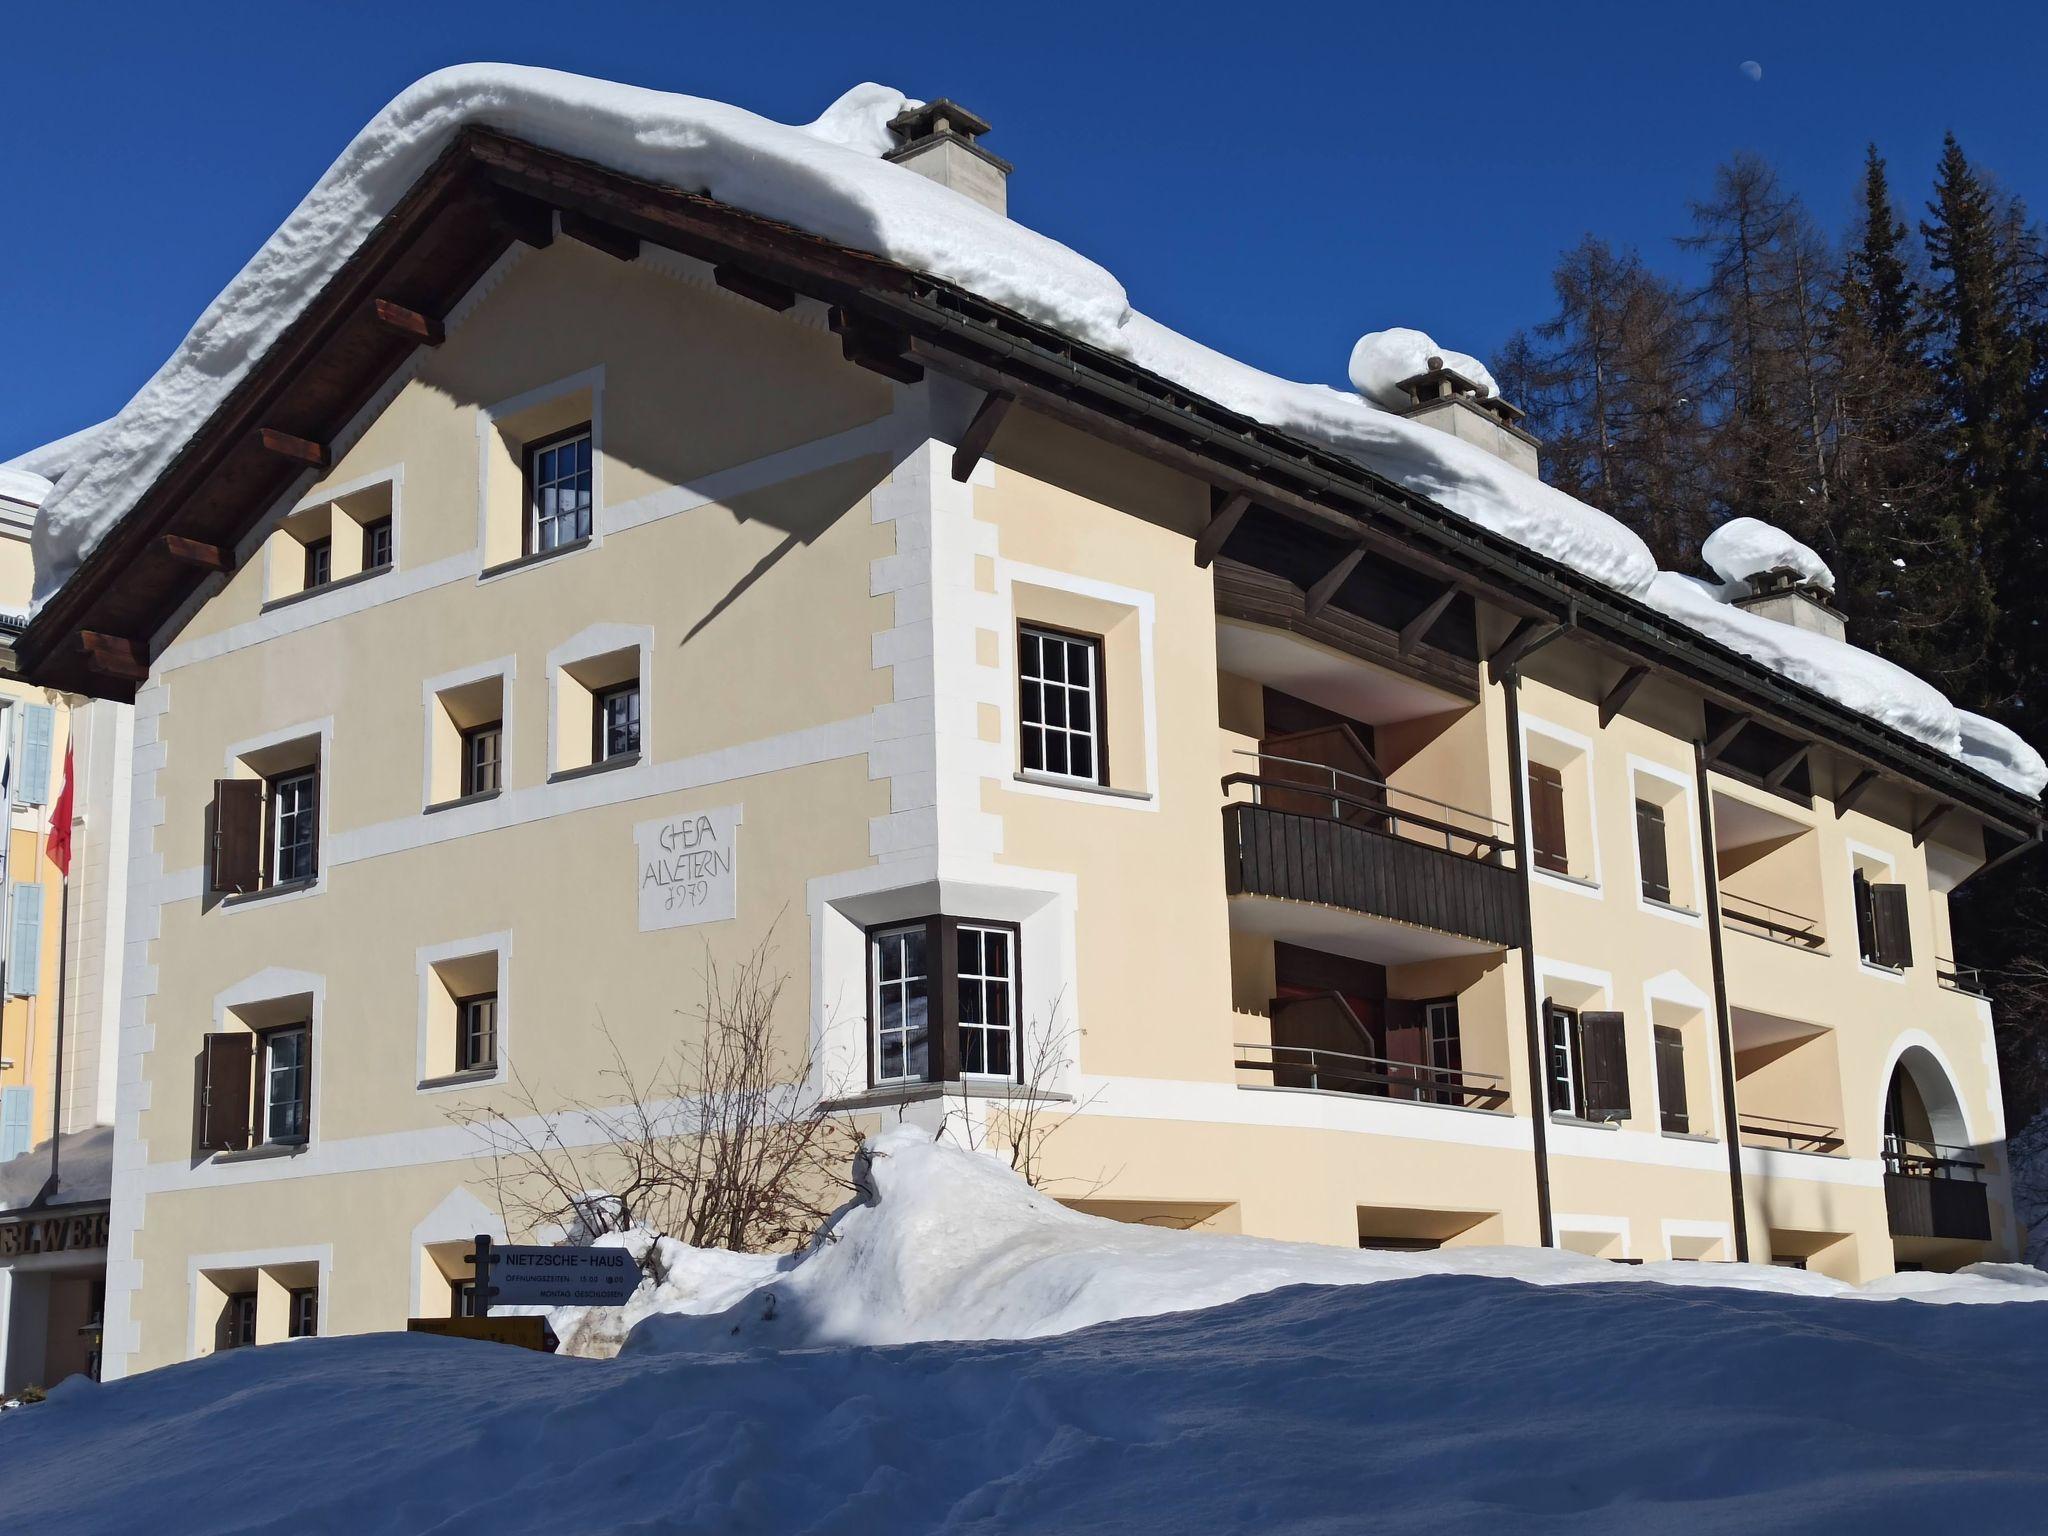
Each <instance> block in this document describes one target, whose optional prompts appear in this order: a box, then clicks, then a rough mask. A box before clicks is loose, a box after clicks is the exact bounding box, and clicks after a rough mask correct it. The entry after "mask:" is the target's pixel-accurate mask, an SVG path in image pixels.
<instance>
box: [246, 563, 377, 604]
mask: <svg viewBox="0 0 2048 1536" xmlns="http://www.w3.org/2000/svg"><path fill="white" fill-rule="evenodd" d="M390 573H391V567H390V566H389V565H373V566H371V567H370V569H368V570H367V571H357V572H356V573H355V574H354V575H353V576H343V577H340V578H338V579H336V580H334V581H323V582H321V583H320V585H319V586H317V587H304V588H302V589H300V590H299V591H297V592H287V593H286V594H285V595H284V596H283V597H273V598H271V599H270V600H269V601H268V602H266V603H264V605H263V606H262V607H261V608H259V609H257V610H256V611H257V612H258V613H271V612H274V611H275V610H277V609H279V608H289V607H291V606H292V604H294V603H303V602H308V601H310V600H311V599H313V598H316V597H324V596H325V595H326V594H327V593H329V592H339V591H340V590H341V589H342V588H343V587H354V586H359V585H361V584H362V583H363V582H366V581H370V580H373V579H374V578H376V577H378V576H388V575H389V574H390Z"/></svg>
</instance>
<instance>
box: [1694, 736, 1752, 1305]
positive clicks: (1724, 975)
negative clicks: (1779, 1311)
mask: <svg viewBox="0 0 2048 1536" xmlns="http://www.w3.org/2000/svg"><path fill="white" fill-rule="evenodd" d="M1692 750H1693V772H1694V779H1695V782H1696V783H1697V785H1698V788H1697V790H1696V791H1695V793H1696V794H1697V795H1698V797H1699V802H1700V867H1701V868H1702V869H1703V870H1704V871H1705V872H1706V887H1707V944H1708V946H1709V948H1710V950H1711V952H1712V954H1713V959H1714V1022H1715V1025H1716V1028H1715V1038H1716V1039H1717V1040H1718V1041H1719V1042H1720V1048H1721V1123H1722V1125H1723V1127H1724V1128H1725V1134H1726V1136H1727V1138H1728V1198H1729V1201H1730V1203H1731V1204H1732V1205H1733V1206H1734V1210H1735V1261H1736V1263H1738V1264H1747V1263H1748V1262H1749V1207H1748V1206H1747V1204H1746V1203H1745V1202H1744V1200H1743V1197H1742V1132H1741V1130H1740V1128H1739V1127H1740V1118H1739V1116H1738V1115H1737V1113H1736V1109H1735V1031H1734V1026H1733V1025H1732V1024H1731V1023H1730V1021H1729V1015H1728V972H1727V968H1726V966H1725V965H1724V964H1723V962H1722V958H1721V868H1720V859H1719V856H1718V855H1717V854H1716V853H1715V850H1714V799H1713V796H1712V795H1711V794H1710V793H1709V792H1708V789H1707V747H1706V743H1705V742H1699V741H1696V742H1694V743H1693V748H1692Z"/></svg>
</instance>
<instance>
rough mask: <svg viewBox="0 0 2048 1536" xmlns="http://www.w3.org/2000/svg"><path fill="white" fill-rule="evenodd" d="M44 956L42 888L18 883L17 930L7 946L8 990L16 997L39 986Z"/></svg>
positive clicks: (15, 913) (31, 991)
mask: <svg viewBox="0 0 2048 1536" xmlns="http://www.w3.org/2000/svg"><path fill="white" fill-rule="evenodd" d="M42 958H43V888H42V887H41V886H40V885H17V886H16V887H15V888H14V932H13V934H12V935H10V942H9V943H8V946H7V990H8V992H9V993H10V994H11V995H13V996H15V997H31V996H33V995H34V994H35V990H36V972H37V971H39V970H41V969H42V963H41V962H42Z"/></svg>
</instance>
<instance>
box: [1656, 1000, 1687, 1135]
mask: <svg viewBox="0 0 2048 1536" xmlns="http://www.w3.org/2000/svg"><path fill="white" fill-rule="evenodd" d="M1653 1033H1654V1038H1655V1039H1656V1042H1657V1107H1658V1112H1659V1114H1660V1116H1661V1118H1662V1120H1663V1129H1665V1130H1667V1131H1680V1132H1683V1131H1689V1130H1691V1129H1692V1117H1691V1116H1690V1115H1689V1114H1688V1113H1687V1110H1686V1103H1685V1036H1683V1035H1682V1034H1680V1033H1679V1032H1678V1031H1677V1030H1675V1029H1673V1028H1672V1027H1671V1026H1670V1025H1668V1024H1659V1025H1658V1026H1657V1027H1656V1029H1655V1031H1654V1032H1653Z"/></svg>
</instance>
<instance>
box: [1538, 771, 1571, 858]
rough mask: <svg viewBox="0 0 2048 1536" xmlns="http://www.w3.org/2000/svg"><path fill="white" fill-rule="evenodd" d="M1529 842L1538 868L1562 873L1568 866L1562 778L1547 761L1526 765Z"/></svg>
mask: <svg viewBox="0 0 2048 1536" xmlns="http://www.w3.org/2000/svg"><path fill="white" fill-rule="evenodd" d="M1529 844H1530V846H1531V848H1532V849H1534V851H1535V854H1536V867H1537V868H1539V869H1548V870H1554V871H1556V872H1557V873H1558V874H1560V875H1561V874H1564V873H1565V872H1566V870H1567V869H1568V868H1569V867H1570V865H1569V860H1568V857H1567V850H1566V848H1565V840H1564V777H1563V775H1561V774H1560V773H1559V772H1558V771H1557V770H1556V769H1555V768H1552V767H1551V766H1550V765H1549V764H1547V763H1531V764H1530V765H1529Z"/></svg>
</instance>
